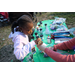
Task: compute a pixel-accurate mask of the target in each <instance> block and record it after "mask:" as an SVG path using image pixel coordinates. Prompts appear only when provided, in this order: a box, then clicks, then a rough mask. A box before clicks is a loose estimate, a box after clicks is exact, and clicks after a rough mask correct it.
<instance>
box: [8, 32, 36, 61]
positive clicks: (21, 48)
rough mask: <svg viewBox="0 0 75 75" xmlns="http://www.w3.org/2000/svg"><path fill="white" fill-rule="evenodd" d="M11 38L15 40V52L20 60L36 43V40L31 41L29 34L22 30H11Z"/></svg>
mask: <svg viewBox="0 0 75 75" xmlns="http://www.w3.org/2000/svg"><path fill="white" fill-rule="evenodd" d="M9 38H12V41H13V42H14V54H15V56H16V58H17V59H18V60H22V59H24V57H25V56H26V55H27V54H28V53H29V52H30V51H31V49H32V48H33V47H34V46H35V45H36V44H35V42H34V41H32V42H29V39H28V36H27V35H25V34H24V33H22V32H19V31H18V32H14V34H13V33H12V32H11V33H10V35H9Z"/></svg>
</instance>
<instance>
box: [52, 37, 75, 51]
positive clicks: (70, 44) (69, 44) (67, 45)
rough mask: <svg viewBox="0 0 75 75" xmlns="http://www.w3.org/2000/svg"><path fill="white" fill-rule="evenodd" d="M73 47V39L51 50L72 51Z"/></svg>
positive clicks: (74, 45)
mask: <svg viewBox="0 0 75 75" xmlns="http://www.w3.org/2000/svg"><path fill="white" fill-rule="evenodd" d="M74 47H75V38H73V39H71V40H69V41H67V42H63V43H60V44H57V45H54V49H53V50H57V49H60V50H66V49H73V48H74Z"/></svg>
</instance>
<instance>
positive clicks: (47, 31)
mask: <svg viewBox="0 0 75 75" xmlns="http://www.w3.org/2000/svg"><path fill="white" fill-rule="evenodd" d="M45 33H46V34H49V33H50V32H49V29H48V27H47V26H46V31H45Z"/></svg>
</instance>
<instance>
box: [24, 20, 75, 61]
mask: <svg viewBox="0 0 75 75" xmlns="http://www.w3.org/2000/svg"><path fill="white" fill-rule="evenodd" d="M53 21H54V20H45V21H42V26H41V27H40V28H42V29H43V30H42V32H43V42H44V43H45V44H46V45H47V47H51V46H53V45H54V44H55V43H54V42H55V41H54V40H53V39H51V43H50V44H49V43H47V37H48V35H47V34H45V30H46V28H45V24H47V27H48V29H49V31H50V32H54V31H55V30H51V29H50V24H52V22H53ZM38 24H39V22H38V23H37V25H38ZM63 25H64V26H65V27H66V28H67V26H66V23H63ZM67 29H68V28H67ZM36 32H37V30H36V28H35V30H34V33H33V36H34V40H35V39H36V37H35V33H36ZM37 33H38V35H39V36H40V33H39V32H37ZM49 36H51V35H49ZM35 49H36V52H35V53H34V54H33V60H34V62H55V61H54V60H53V59H52V58H50V57H46V58H45V57H44V53H40V51H39V49H38V48H37V46H35ZM57 52H59V53H61V54H63V55H68V54H75V51H74V50H65V51H63V50H58V51H57ZM30 54H31V53H29V54H28V55H27V56H26V57H25V58H24V60H23V62H26V61H27V58H28V57H29V55H30ZM27 62H28V61H27Z"/></svg>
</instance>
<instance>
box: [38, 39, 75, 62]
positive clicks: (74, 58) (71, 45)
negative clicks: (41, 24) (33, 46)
mask: <svg viewBox="0 0 75 75" xmlns="http://www.w3.org/2000/svg"><path fill="white" fill-rule="evenodd" d="M37 47H38V48H39V49H40V50H42V51H44V52H45V53H46V54H47V55H48V56H50V57H51V58H52V59H54V60H55V61H58V62H75V54H74V55H68V56H67V55H62V54H60V53H58V52H55V51H57V49H59V50H66V49H70V50H72V49H75V38H73V39H71V40H69V41H67V42H63V43H60V44H57V45H54V47H51V49H49V48H47V47H46V46H45V45H44V44H42V45H37Z"/></svg>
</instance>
